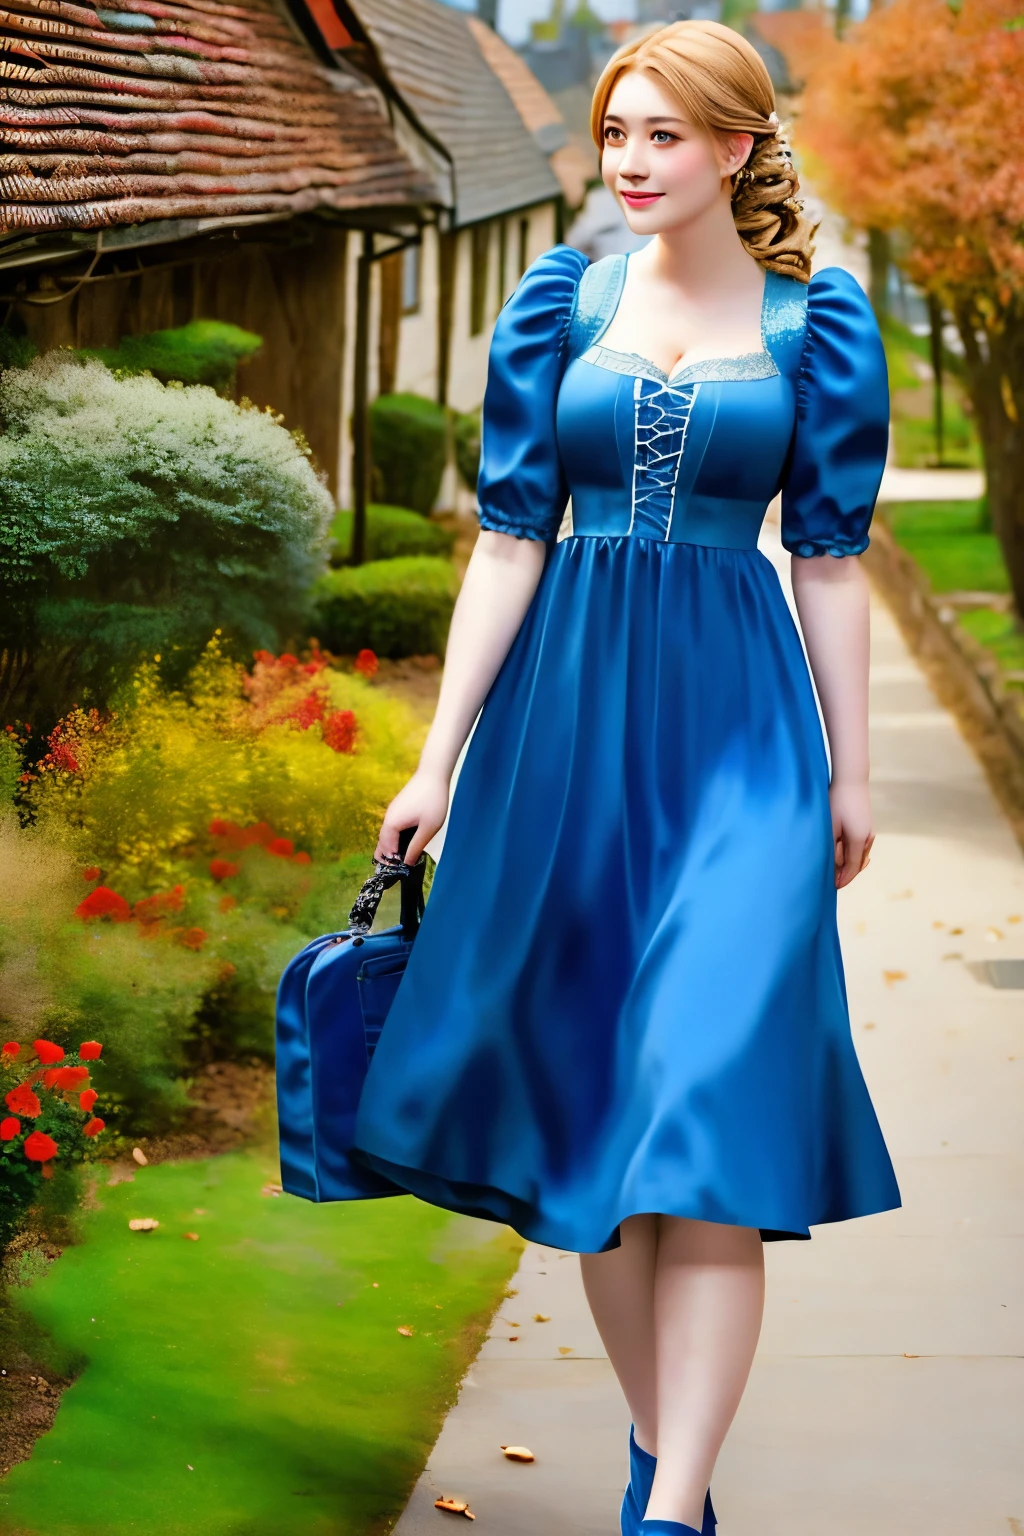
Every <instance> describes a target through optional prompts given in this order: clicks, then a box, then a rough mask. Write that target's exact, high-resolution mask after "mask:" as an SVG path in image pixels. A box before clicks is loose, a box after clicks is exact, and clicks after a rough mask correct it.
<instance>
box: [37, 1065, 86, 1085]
mask: <svg viewBox="0 0 1024 1536" xmlns="http://www.w3.org/2000/svg"><path fill="white" fill-rule="evenodd" d="M49 1078H52V1082H49V1081H47V1079H49ZM88 1081H89V1068H88V1067H51V1068H50V1070H49V1071H48V1072H44V1073H43V1082H44V1083H46V1086H47V1088H78V1087H79V1086H80V1085H81V1084H82V1083H87V1082H88Z"/></svg>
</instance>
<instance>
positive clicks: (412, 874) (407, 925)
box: [348, 827, 427, 944]
mask: <svg viewBox="0 0 1024 1536" xmlns="http://www.w3.org/2000/svg"><path fill="white" fill-rule="evenodd" d="M415 831H416V828H415V827H403V828H402V830H401V832H399V834H398V853H397V854H393V855H392V856H391V858H390V859H387V860H383V859H382V860H379V861H378V862H377V864H376V870H375V873H374V874H372V875H371V876H370V878H369V879H368V880H366V881H364V883H363V885H362V886H361V888H360V891H359V894H358V896H357V897H356V899H355V901H354V902H353V903H352V910H351V911H350V912H349V915H348V921H349V931H350V932H351V934H352V942H353V944H361V943H362V942H363V940H364V938H365V937H366V935H367V934H368V933H369V931H370V929H371V928H372V927H373V920H374V918H375V917H376V916H377V908H378V907H379V906H380V903H381V897H382V896H383V895H384V892H385V891H387V890H390V889H391V887H392V886H393V885H394V884H396V882H397V881H399V880H401V882H402V910H401V917H400V922H401V925H402V936H403V938H406V939H414V938H415V937H416V933H417V930H418V928H419V925H420V918H421V917H422V916H423V913H424V910H425V902H424V899H423V876H424V873H425V871H426V867H427V856H426V854H425V853H421V854H420V856H419V858H418V859H417V860H416V863H415V864H406V863H405V862H404V854H405V850H406V849H407V848H408V846H409V844H410V842H411V841H412V836H413V833H414V832H415Z"/></svg>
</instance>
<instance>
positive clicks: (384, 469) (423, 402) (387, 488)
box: [370, 395, 448, 517]
mask: <svg viewBox="0 0 1024 1536" xmlns="http://www.w3.org/2000/svg"><path fill="white" fill-rule="evenodd" d="M370 457H371V462H372V465H373V481H374V487H375V490H376V492H377V498H376V499H377V500H378V501H380V502H384V503H386V504H387V505H388V506H392V507H411V508H412V510H413V511H414V512H420V513H422V514H423V516H424V517H426V515H427V513H428V512H430V510H431V508H432V507H433V505H434V502H435V501H436V500H437V495H438V492H439V491H440V489H441V476H442V475H443V474H444V466H445V460H446V459H447V457H448V421H447V417H446V415H445V410H444V407H443V406H440V405H436V404H435V403H434V401H433V400H428V399H426V397H425V396H423V395H378V397H377V399H376V400H375V401H374V402H373V404H372V405H371V407H370Z"/></svg>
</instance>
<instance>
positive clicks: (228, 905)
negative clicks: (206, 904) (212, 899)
mask: <svg viewBox="0 0 1024 1536" xmlns="http://www.w3.org/2000/svg"><path fill="white" fill-rule="evenodd" d="M237 906H238V899H237V897H235V896H222V897H221V899H220V901H218V903H217V911H218V912H231V911H232V910H233V909H234V908H235V907H237Z"/></svg>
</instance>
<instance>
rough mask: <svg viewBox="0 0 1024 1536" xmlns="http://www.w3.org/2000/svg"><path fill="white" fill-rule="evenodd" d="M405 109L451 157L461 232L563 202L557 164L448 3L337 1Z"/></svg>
mask: <svg viewBox="0 0 1024 1536" xmlns="http://www.w3.org/2000/svg"><path fill="white" fill-rule="evenodd" d="M337 5H338V9H339V11H340V12H341V15H342V17H343V19H346V18H347V19H348V20H349V21H353V22H354V24H355V26H356V27H357V28H359V29H360V30H361V31H362V32H363V33H365V35H366V37H367V38H368V39H369V42H370V44H371V45H372V47H373V49H374V51H375V53H376V54H377V57H378V59H379V61H380V66H381V68H382V70H383V72H384V74H385V75H386V76H387V78H388V79H389V80H390V81H391V83H392V85H393V86H394V87H395V89H396V90H397V91H398V93H399V95H400V96H401V98H402V101H403V103H404V104H405V106H406V107H407V108H408V110H409V111H410V112H411V113H412V114H413V115H414V117H415V118H416V120H417V121H418V122H419V123H420V124H421V125H422V127H423V128H425V129H426V130H427V132H428V133H429V134H431V135H432V136H433V137H434V139H436V140H437V142H438V143H439V144H440V145H441V146H442V147H443V148H444V149H445V151H446V152H447V153H448V155H449V156H450V158H451V161H452V165H453V171H454V182H455V208H454V219H455V223H456V225H464V224H475V223H477V222H478V221H480V220H482V219H489V218H494V217H496V216H497V215H499V214H503V213H509V212H511V211H512V210H513V209H516V208H526V207H529V206H530V205H531V204H532V203H541V202H546V201H547V200H548V199H550V198H555V197H557V196H558V195H559V192H560V190H561V189H560V187H559V184H558V181H557V179H556V177H555V175H554V173H553V172H552V169H551V166H550V165H549V164H548V159H547V155H546V154H545V153H544V150H543V149H542V148H541V147H540V145H539V144H538V143H537V140H536V139H535V138H534V135H533V134H532V133H531V132H530V131H529V129H528V128H527V127H526V125H525V124H524V122H523V119H522V117H521V116H520V114H519V112H518V111H517V110H516V106H515V104H514V103H513V101H512V98H511V97H510V96H509V93H508V91H507V90H506V88H505V86H504V85H503V84H502V82H501V80H500V79H499V78H498V76H497V75H496V74H495V73H494V71H493V70H492V69H491V67H490V66H489V64H488V62H487V60H486V59H485V58H484V55H483V53H482V52H481V49H480V46H479V44H478V42H477V40H476V38H475V37H474V35H473V30H472V27H471V26H470V24H469V23H470V20H471V18H469V17H468V16H466V15H464V14H463V13H462V12H460V11H457V10H454V9H452V8H451V7H449V6H447V5H442V4H441V3H440V0H337Z"/></svg>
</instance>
